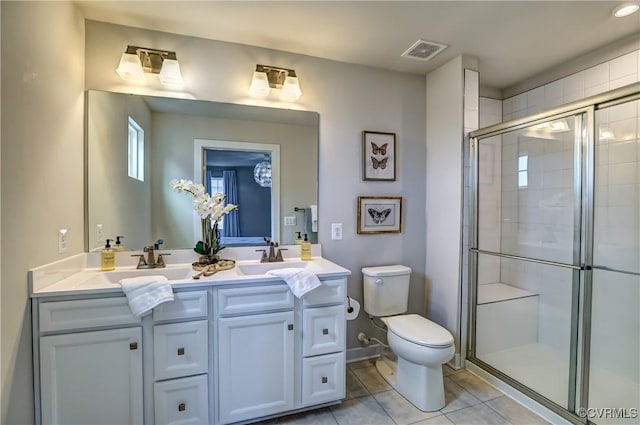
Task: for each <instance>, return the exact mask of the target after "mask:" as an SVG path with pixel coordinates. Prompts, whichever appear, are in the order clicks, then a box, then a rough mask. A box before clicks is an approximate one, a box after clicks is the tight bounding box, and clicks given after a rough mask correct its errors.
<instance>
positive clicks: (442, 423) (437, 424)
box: [412, 415, 453, 425]
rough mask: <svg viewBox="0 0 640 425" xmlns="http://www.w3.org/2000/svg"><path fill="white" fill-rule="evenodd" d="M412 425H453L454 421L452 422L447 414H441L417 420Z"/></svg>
mask: <svg viewBox="0 0 640 425" xmlns="http://www.w3.org/2000/svg"><path fill="white" fill-rule="evenodd" d="M412 425H453V422H451V421H450V420H449V418H447V417H446V416H445V415H439V416H436V417H433V418H429V419H425V420H424V421H420V422H416V423H414V424H412Z"/></svg>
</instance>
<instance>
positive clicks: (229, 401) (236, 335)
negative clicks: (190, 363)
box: [218, 311, 294, 424]
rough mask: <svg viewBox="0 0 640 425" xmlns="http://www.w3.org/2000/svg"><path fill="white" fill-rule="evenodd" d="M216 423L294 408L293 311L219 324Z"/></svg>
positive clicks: (242, 317)
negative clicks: (217, 409)
mask: <svg viewBox="0 0 640 425" xmlns="http://www.w3.org/2000/svg"><path fill="white" fill-rule="evenodd" d="M218 331H219V341H218V347H219V349H218V350H219V364H220V372H219V375H218V379H219V381H218V385H219V391H218V394H219V400H220V409H219V410H220V422H221V423H223V424H226V423H231V422H236V421H242V420H245V419H251V418H257V417H260V416H264V415H270V414H274V413H278V412H283V411H285V410H290V409H293V368H294V365H293V333H294V332H293V311H285V312H281V313H269V314H257V315H253V316H240V317H230V318H221V319H219V320H218Z"/></svg>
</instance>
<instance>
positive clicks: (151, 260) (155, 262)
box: [132, 239, 171, 269]
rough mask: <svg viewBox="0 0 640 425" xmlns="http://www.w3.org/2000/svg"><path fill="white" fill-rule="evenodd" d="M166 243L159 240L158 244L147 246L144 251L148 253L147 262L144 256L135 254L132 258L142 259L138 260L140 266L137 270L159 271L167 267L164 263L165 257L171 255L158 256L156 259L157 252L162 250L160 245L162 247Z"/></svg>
mask: <svg viewBox="0 0 640 425" xmlns="http://www.w3.org/2000/svg"><path fill="white" fill-rule="evenodd" d="M163 243H164V241H163V240H162V239H158V240H157V241H156V243H154V244H153V245H149V246H145V247H144V248H143V251H144V252H146V253H147V259H146V260H145V258H144V254H134V255H132V257H140V258H139V259H138V265H137V266H136V269H159V268H164V267H166V263H165V262H164V257H165V256H167V255H171V254H167V253H164V254H158V257H157V259H156V256H155V252H156V251H158V250H159V249H160V245H162V244H163Z"/></svg>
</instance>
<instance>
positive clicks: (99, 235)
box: [96, 224, 104, 243]
mask: <svg viewBox="0 0 640 425" xmlns="http://www.w3.org/2000/svg"><path fill="white" fill-rule="evenodd" d="M103 239H104V233H103V232H102V224H98V225H96V242H98V243H101V242H102V240H103Z"/></svg>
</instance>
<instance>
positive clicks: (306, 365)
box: [214, 278, 346, 424]
mask: <svg viewBox="0 0 640 425" xmlns="http://www.w3.org/2000/svg"><path fill="white" fill-rule="evenodd" d="M214 298H215V299H216V300H217V302H216V306H217V318H216V323H217V329H218V338H217V347H218V356H217V360H218V364H219V366H218V400H219V404H218V412H219V423H220V424H229V423H234V422H238V421H246V420H252V419H257V418H263V417H268V416H273V415H276V414H278V413H285V412H289V411H295V410H298V409H301V408H305V407H311V406H316V405H323V404H327V403H335V402H337V401H339V400H341V399H343V398H344V397H345V373H346V371H345V365H346V360H345V334H346V321H345V301H346V279H345V278H339V279H328V280H323V285H322V286H320V287H319V288H317V289H314V290H313V291H311V292H309V293H307V294H306V295H305V296H304V297H303V298H302V299H300V300H297V299H295V297H293V295H292V293H291V291H290V290H289V288H288V286H286V285H285V284H284V283H279V284H278V283H276V284H274V283H271V284H269V285H251V286H239V287H234V288H222V289H218V290H217V293H216V294H215V295H214Z"/></svg>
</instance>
